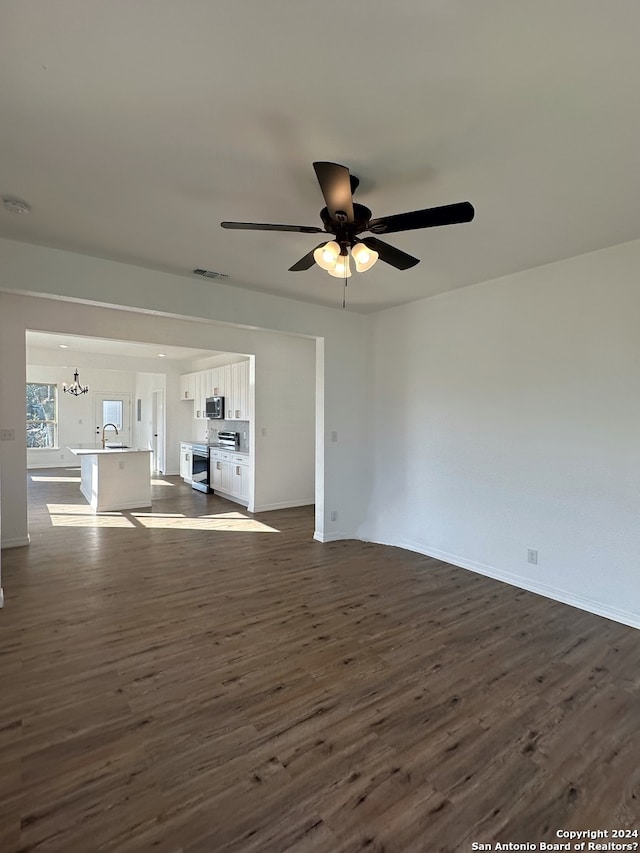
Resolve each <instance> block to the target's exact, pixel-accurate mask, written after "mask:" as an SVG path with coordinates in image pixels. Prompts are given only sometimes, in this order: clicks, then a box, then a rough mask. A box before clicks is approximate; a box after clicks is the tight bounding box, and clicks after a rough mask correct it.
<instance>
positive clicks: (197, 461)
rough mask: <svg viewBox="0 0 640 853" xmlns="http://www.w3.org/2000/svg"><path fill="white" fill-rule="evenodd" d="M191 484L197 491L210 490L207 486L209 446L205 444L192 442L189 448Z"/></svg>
mask: <svg viewBox="0 0 640 853" xmlns="http://www.w3.org/2000/svg"><path fill="white" fill-rule="evenodd" d="M191 485H192V487H193V488H194V489H197V490H198V491H199V492H210V491H211V489H210V488H209V447H208V446H207V445H206V444H194V445H193V447H192V450H191Z"/></svg>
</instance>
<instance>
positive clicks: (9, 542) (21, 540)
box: [2, 534, 31, 550]
mask: <svg viewBox="0 0 640 853" xmlns="http://www.w3.org/2000/svg"><path fill="white" fill-rule="evenodd" d="M30 541H31V539H30V538H29V535H28V534H27V536H19V537H18V538H17V539H3V540H2V549H3V550H4V549H5V548H23V547H24V546H25V545H28V544H29V542H30Z"/></svg>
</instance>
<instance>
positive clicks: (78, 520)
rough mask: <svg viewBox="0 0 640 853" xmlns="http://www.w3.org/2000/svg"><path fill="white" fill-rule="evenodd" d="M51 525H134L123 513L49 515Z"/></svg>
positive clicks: (129, 526)
mask: <svg viewBox="0 0 640 853" xmlns="http://www.w3.org/2000/svg"><path fill="white" fill-rule="evenodd" d="M50 517H51V524H52V526H53V527H128V528H131V527H135V526H136V525H135V524H134V523H133V521H131V519H130V518H126V517H125V516H124V515H115V514H113V515H100V514H98V515H94V514H93V513H91V514H90V515H70V514H68V513H67V514H65V515H55V514H52V515H51V516H50Z"/></svg>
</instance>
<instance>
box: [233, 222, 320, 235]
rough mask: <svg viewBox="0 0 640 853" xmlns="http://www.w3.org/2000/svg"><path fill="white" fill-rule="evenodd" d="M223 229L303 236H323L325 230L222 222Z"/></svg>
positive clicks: (310, 227)
mask: <svg viewBox="0 0 640 853" xmlns="http://www.w3.org/2000/svg"><path fill="white" fill-rule="evenodd" d="M220 225H222V227H223V228H233V229H236V230H238V231H240V230H243V231H298V232H300V233H302V234H322V233H324V228H316V227H315V226H313V225H269V224H268V223H266V222H221V223H220Z"/></svg>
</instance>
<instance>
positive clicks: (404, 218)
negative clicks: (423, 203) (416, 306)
mask: <svg viewBox="0 0 640 853" xmlns="http://www.w3.org/2000/svg"><path fill="white" fill-rule="evenodd" d="M313 168H314V170H315V173H316V177H317V179H318V183H319V184H320V189H321V191H322V195H323V196H324V200H325V202H326V207H323V209H322V210H321V211H320V219H321V220H322V223H323V225H324V228H317V227H314V226H309V225H271V224H268V223H266V222H221V223H220V225H221V226H222V227H223V228H232V229H237V230H246V231H297V232H298V233H302V234H321V233H322V232H323V231H324V232H325V233H327V234H331V235H333V237H334V239H333V240H330V241H329V242H328V243H321V244H320V245H319V246H316V248H315V249H312V250H311V251H310V252H308V253H307V254H306V255H305V256H304V257H303V258H300V260H299V261H297V262H296V263H295V264H294V265H293V266H291V267H289V270H290V271H291V272H300V271H301V270H308V269H310V268H311V267H312V266H313V265H314V263H315V264H317V265H318V266H319V267H320V268H321V269H323V270H326V271H327V272H328V273H329V275H332V276H334V277H335V278H345V279H346V278H349V277H350V276H351V269H350V265H349V251H351V256H352V258H353V260H354V263H355V267H356V271H357V272H366V271H367V270H370V269H371V267H372V266H373V265H374V264H375V263H376V261H377V260H381V261H384V263H386V264H390V266H392V267H395V269H397V270H407V269H410V268H411V267H414V266H415V265H416V264H418V263H420V261H419V259H418V258H414V257H413V256H412V255H409V254H407V252H403V251H402V250H401V249H396V248H395V246H391V245H390V244H389V243H385V242H384V241H383V240H379V239H378V238H377V237H362V238H360V237H359V235H360V234H362V233H363V232H365V231H369V232H371V233H372V234H393V233H396V232H398V231H415V230H417V229H419V228H434V227H436V226H440V225H455V224H457V223H461V222H471V220H472V219H473V217H474V215H475V211H474V209H473V205H472V204H471V203H470V202H468V201H461V202H458V203H456V204H445V205H442V206H441V207H428V208H425V209H424V210H413V211H409V212H408V213H398V214H395V215H394V216H383V217H381V218H378V219H372V218H371V211H370V210H369V208H368V207H365V206H364V205H363V204H357V203H356V202H354V200H353V194H354V192H355V191H356V189H357V187H358V185H359V183H360V181H359V180H358V178H356V177H355V175H351V174H350V173H349V170H348V169H347V167H346V166H341V165H340V164H338V163H329V162H325V161H317V162H315V163H314V164H313Z"/></svg>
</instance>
